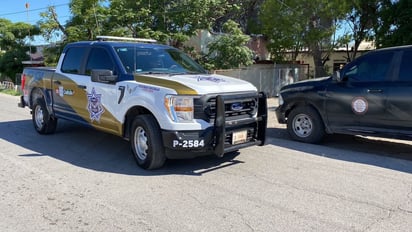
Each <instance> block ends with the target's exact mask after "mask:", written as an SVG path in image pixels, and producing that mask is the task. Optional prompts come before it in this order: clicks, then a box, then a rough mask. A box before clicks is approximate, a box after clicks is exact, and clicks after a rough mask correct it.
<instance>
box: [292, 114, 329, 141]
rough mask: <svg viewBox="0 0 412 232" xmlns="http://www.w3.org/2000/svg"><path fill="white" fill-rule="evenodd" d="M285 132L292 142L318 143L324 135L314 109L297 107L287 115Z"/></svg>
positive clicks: (321, 124) (320, 121)
mask: <svg viewBox="0 0 412 232" xmlns="http://www.w3.org/2000/svg"><path fill="white" fill-rule="evenodd" d="M287 131H288V133H289V135H290V136H291V137H292V139H294V140H297V141H301V142H305V143H319V142H320V141H321V140H322V139H323V136H324V135H325V126H324V124H323V121H322V118H321V117H320V116H319V114H318V112H316V110H315V109H313V108H312V107H310V106H299V107H296V108H295V109H293V110H292V112H290V114H289V115H288V120H287Z"/></svg>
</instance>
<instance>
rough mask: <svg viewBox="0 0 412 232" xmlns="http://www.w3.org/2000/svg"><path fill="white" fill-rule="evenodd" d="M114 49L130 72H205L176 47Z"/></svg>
mask: <svg viewBox="0 0 412 232" xmlns="http://www.w3.org/2000/svg"><path fill="white" fill-rule="evenodd" d="M115 50H116V52H117V55H118V56H119V58H120V60H121V62H122V64H123V66H124V68H125V70H126V72H127V73H130V74H133V73H143V74H199V73H206V71H205V70H204V69H203V68H202V67H201V66H200V65H199V64H198V63H196V62H195V61H194V60H192V59H191V58H190V57H189V56H188V55H186V54H185V53H183V52H181V51H179V50H177V49H173V48H170V49H163V48H160V49H159V48H141V47H116V48H115Z"/></svg>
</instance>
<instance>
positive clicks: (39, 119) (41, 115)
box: [32, 98, 57, 134]
mask: <svg viewBox="0 0 412 232" xmlns="http://www.w3.org/2000/svg"><path fill="white" fill-rule="evenodd" d="M32 120H33V125H34V129H36V131H37V132H38V133H40V134H52V133H54V132H55V131H56V127H57V118H53V117H51V116H50V114H49V111H48V110H47V108H46V103H45V102H44V99H43V98H39V99H36V101H35V102H34V105H33V113H32Z"/></svg>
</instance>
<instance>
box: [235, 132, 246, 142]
mask: <svg viewBox="0 0 412 232" xmlns="http://www.w3.org/2000/svg"><path fill="white" fill-rule="evenodd" d="M246 139H247V131H236V132H233V134H232V144H239V143H245V142H246Z"/></svg>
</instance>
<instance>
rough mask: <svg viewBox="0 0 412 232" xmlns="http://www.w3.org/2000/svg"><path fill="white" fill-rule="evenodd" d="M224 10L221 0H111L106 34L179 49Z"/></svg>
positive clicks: (224, 5) (223, 3) (223, 2)
mask: <svg viewBox="0 0 412 232" xmlns="http://www.w3.org/2000/svg"><path fill="white" fill-rule="evenodd" d="M225 8H226V4H225V1H223V0H182V1H164V0H151V1H147V0H140V1H139V0H138V1H136V0H112V1H111V3H110V6H109V9H110V10H109V12H110V18H109V22H108V24H107V25H108V26H109V30H108V31H109V32H110V34H119V35H130V36H133V37H143V38H147V37H150V38H154V39H157V40H160V41H162V42H168V43H170V44H171V45H173V46H175V47H181V46H182V42H184V41H186V40H188V39H189V37H190V36H193V35H194V34H195V33H196V31H197V30H199V29H209V28H211V26H212V25H213V23H214V22H215V20H216V18H218V17H219V16H220V15H222V14H223V11H224V9H225Z"/></svg>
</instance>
